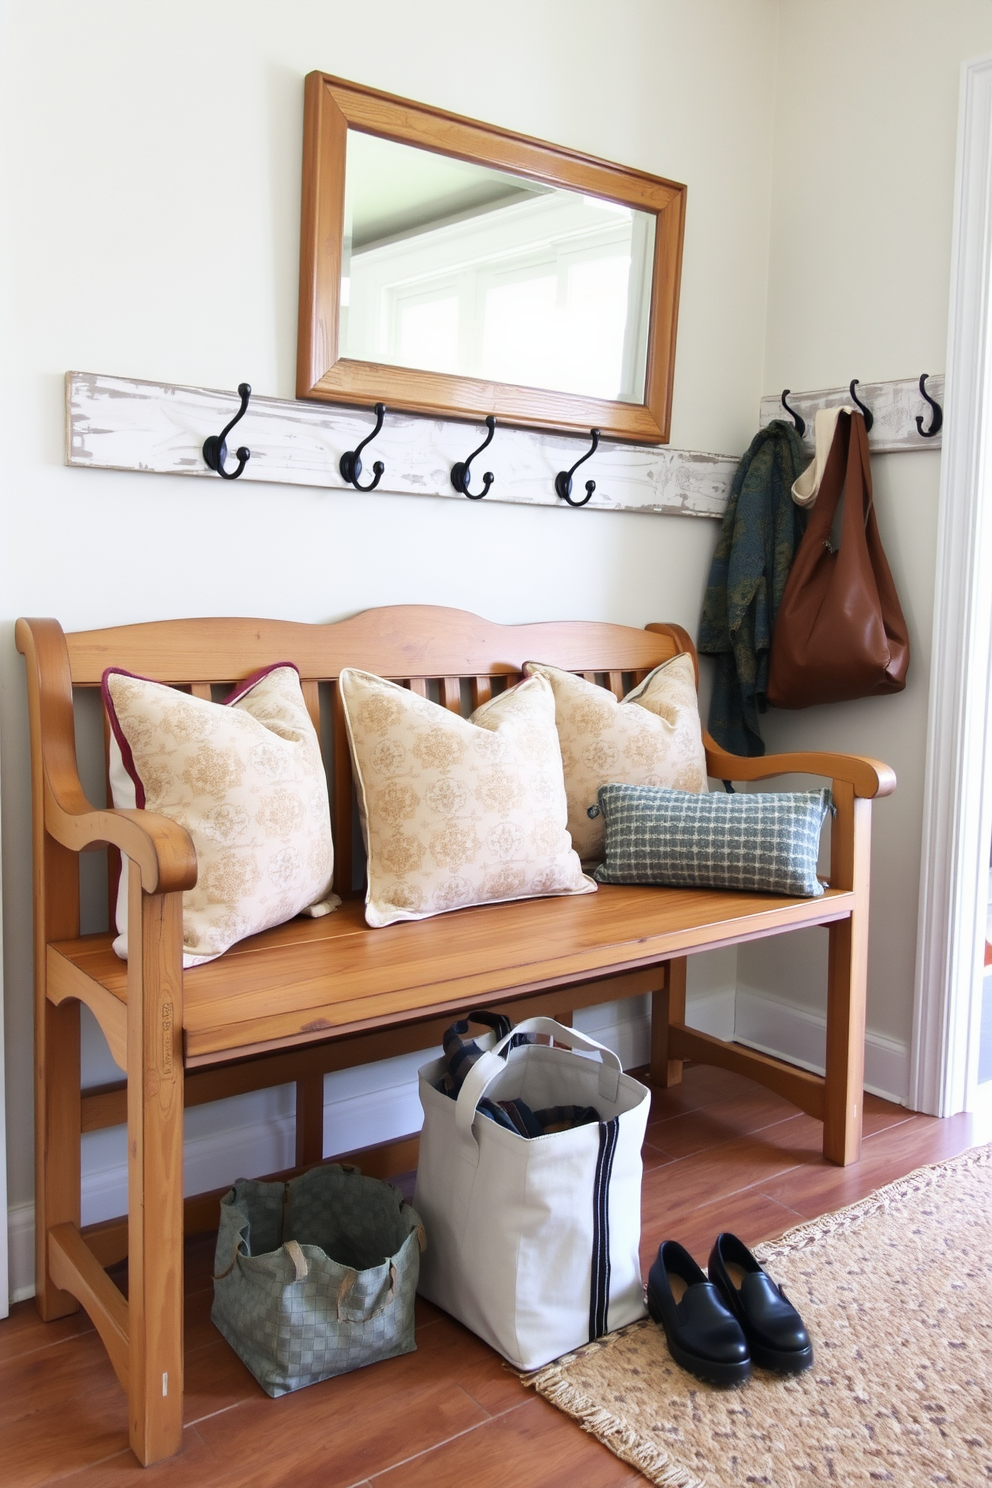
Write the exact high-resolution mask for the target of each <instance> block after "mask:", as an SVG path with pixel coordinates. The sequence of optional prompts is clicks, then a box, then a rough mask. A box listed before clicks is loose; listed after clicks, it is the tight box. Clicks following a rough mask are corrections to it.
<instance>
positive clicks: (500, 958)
mask: <svg viewBox="0 0 992 1488" xmlns="http://www.w3.org/2000/svg"><path fill="white" fill-rule="evenodd" d="M852 904H853V895H852V894H850V893H847V892H839V891H832V890H828V891H827V893H826V894H825V895H824V896H823V898H821V899H780V898H778V897H776V896H774V895H770V894H739V893H719V892H710V893H707V894H706V895H705V896H704V895H700V894H699V893H696V892H694V891H693V890H683V889H650V888H640V887H626V886H619V885H603V886H602V887H601V888H600V890H599V893H598V894H595V895H591V894H590V895H582V896H577V897H575V898H568V897H562V898H550V899H540V900H524V901H520V902H518V903H513V904H503V905H490V906H486V907H482V908H478V909H465V910H458V911H456V912H455V913H454V914H450V915H440V916H437V917H435V918H432V919H430V920H421V921H416V922H411V923H406V924H400V925H394V926H388V927H386V928H385V929H379V930H370V929H369V928H368V927H367V926H366V925H365V922H364V911H363V906H362V905H361V903H360V902H358V901H355V900H352V901H351V902H349V903H347V904H345V905H344V906H343V907H342V908H341V909H340V910H339V911H338V912H337V913H336V914H333V915H329V916H327V917H325V918H324V919H320V920H294V921H291V922H290V923H289V924H288V925H281V926H279V927H277V929H275V930H271V931H265V932H264V934H262V935H257V936H253V937H251V939H250V940H246V941H242V942H240V944H239V945H238V946H237V947H235V948H234V949H233V950H232V951H229V952H227V954H226V955H225V956H224V957H223V958H221V959H220V960H217V961H212V962H209V963H207V965H205V966H201V967H196V968H194V969H192V970H191V971H188V972H186V974H185V976H184V1024H185V1028H186V1045H187V1051H188V1055H189V1056H190V1059H191V1060H192V1061H193V1062H196V1061H197V1060H198V1059H199V1058H203V1057H208V1058H209V1057H210V1056H212V1057H214V1058H220V1057H226V1058H231V1057H232V1055H233V1054H234V1053H236V1052H237V1051H239V1050H244V1049H246V1048H247V1047H248V1046H249V1045H250V1046H255V1045H257V1044H259V1043H261V1042H263V1041H269V1040H279V1039H288V1038H294V1039H296V1040H300V1039H306V1038H307V1037H312V1038H327V1037H329V1036H331V1035H333V1034H335V1033H344V1032H349V1033H351V1032H355V1031H358V1030H361V1029H365V1028H370V1027H374V1026H375V1025H376V1024H377V1023H379V1022H393V1021H397V1020H402V1019H404V1018H413V1017H424V1016H425V1015H426V1014H428V1013H433V1012H435V1011H436V1012H442V1011H443V1010H444V1009H445V1008H446V1007H459V1006H463V1005H464V1003H465V1002H466V1001H468V1000H471V999H472V998H475V997H485V996H488V995H491V994H495V993H497V992H499V993H501V994H502V995H504V996H512V995H513V994H514V993H522V992H523V991H526V990H532V989H533V988H535V987H537V986H539V985H541V984H543V983H547V982H551V981H554V980H559V981H561V980H567V979H568V978H572V979H574V980H582V979H583V978H584V977H587V976H590V975H593V974H597V975H604V974H606V973H608V972H612V971H616V970H621V969H624V968H630V967H632V966H635V965H648V964H650V963H652V962H654V961H662V960H665V959H667V957H669V956H672V955H680V954H685V953H686V952H691V951H692V950H693V949H698V948H699V947H702V946H714V945H733V944H737V943H739V942H741V941H745V940H751V939H756V938H759V937H761V936H764V935H769V934H774V933H776V932H777V931H780V930H785V929H788V928H792V927H798V926H800V925H811V924H824V923H829V922H830V921H832V920H834V919H837V918H840V917H842V916H844V915H847V914H850V912H851V908H852ZM55 951H56V953H57V954H60V955H62V956H65V957H66V958H67V959H68V960H69V961H70V962H71V963H72V964H73V965H74V966H76V967H77V968H78V970H79V971H81V972H83V973H85V974H86V975H88V976H91V977H93V979H94V980H96V981H98V982H99V983H100V984H101V985H102V986H104V987H105V988H107V990H108V991H111V992H113V993H114V994H115V995H116V996H117V997H119V998H122V999H123V998H124V996H125V995H126V967H125V965H124V963H123V962H121V961H119V960H118V959H117V957H116V956H114V954H113V951H112V950H111V949H110V937H109V936H90V937H84V938H83V939H81V940H77V941H72V942H62V943H60V944H59V945H58V946H57V947H56V948H55Z"/></svg>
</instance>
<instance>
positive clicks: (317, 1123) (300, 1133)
mask: <svg viewBox="0 0 992 1488" xmlns="http://www.w3.org/2000/svg"><path fill="white" fill-rule="evenodd" d="M323 1156H324V1077H323V1075H305V1076H304V1077H303V1079H302V1080H297V1082H296V1166H297V1167H298V1168H304V1167H307V1166H308V1165H309V1164H310V1163H318V1162H320V1160H321V1158H322V1157H323Z"/></svg>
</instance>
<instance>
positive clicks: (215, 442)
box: [203, 382, 251, 480]
mask: <svg viewBox="0 0 992 1488" xmlns="http://www.w3.org/2000/svg"><path fill="white" fill-rule="evenodd" d="M238 394H239V396H240V398H241V407H240V408H239V409H238V411H237V413H236V414H235V415H234V417H233V418H232V420H231V422H230V423H229V424H225V425H224V427H223V429H221V431H220V433H219V434H210V435H208V436H207V438H206V439H205V440H204V441H203V458H204V460H205V461H206V462H207V465H208V466H209V468H210V469H211V470H216V472H217V474H218V475H219V476H220V477H221V478H222V480H237V478H238V476H239V475H240V474H241V472H242V470H244V468H245V466H246V465H247V464H248V461H249V460H250V459H251V450H250V449H247V448H246V447H245V446H244V445H242V446H241V448H240V449H239V450H237V451H236V454H237V460H238V468H237V470H225V469H224V461H225V460H226V459H227V436H228V434H230V432H231V430H232V429H233V428H234V426H235V424H236V423H237V422H238V420H239V419H243V418H244V416H245V410H246V409H247V407H248V399H249V398H250V397H251V386H250V384H249V383H247V382H239V383H238Z"/></svg>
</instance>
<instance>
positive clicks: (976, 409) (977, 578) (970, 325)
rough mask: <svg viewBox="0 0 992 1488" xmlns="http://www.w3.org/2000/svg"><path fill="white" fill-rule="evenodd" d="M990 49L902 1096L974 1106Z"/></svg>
mask: <svg viewBox="0 0 992 1488" xmlns="http://www.w3.org/2000/svg"><path fill="white" fill-rule="evenodd" d="M990 281H992V57H985V58H978V59H976V60H974V61H971V62H965V63H964V64H963V66H962V69H961V104H960V112H959V119H958V147H957V174H956V182H955V202H954V232H953V239H952V248H951V289H950V313H949V317H948V349H947V380H946V383H945V400H946V404H947V410H946V415H945V419H944V431H943V441H942V445H943V450H942V455H943V457H942V460H941V473H940V498H939V510H938V534H937V572H936V583H935V593H934V631H933V652H932V664H931V679H930V707H929V720H928V735H927V769H926V786H925V793H924V803H923V841H922V854H921V873H920V914H919V939H918V951H917V967H916V989H915V993H916V996H915V1007H914V1022H913V1043H912V1049H911V1067H910V1104H911V1105H912V1107H913V1108H914V1109H915V1110H918V1111H926V1112H929V1113H930V1114H931V1115H934V1116H950V1115H953V1114H954V1113H955V1112H957V1111H962V1110H967V1109H970V1107H971V1104H972V1102H973V1100H974V1092H975V1087H976V1075H977V1067H978V1028H979V1018H980V1001H981V999H980V995H978V994H977V993H976V989H980V987H981V975H982V966H983V962H984V946H985V928H984V927H985V917H986V902H987V886H988V872H989V861H988V860H989V842H990V839H992V782H990V780H989V774H990V772H992V748H990V718H989V714H990V703H992V687H990V675H989V665H990V660H992V293H990V291H992V282H990Z"/></svg>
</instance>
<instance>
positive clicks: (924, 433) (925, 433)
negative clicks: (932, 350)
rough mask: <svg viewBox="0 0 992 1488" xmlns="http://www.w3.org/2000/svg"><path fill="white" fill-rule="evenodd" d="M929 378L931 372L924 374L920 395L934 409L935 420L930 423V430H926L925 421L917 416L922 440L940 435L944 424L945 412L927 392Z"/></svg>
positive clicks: (917, 424)
mask: <svg viewBox="0 0 992 1488" xmlns="http://www.w3.org/2000/svg"><path fill="white" fill-rule="evenodd" d="M929 376H930V374H929V372H924V373H923V375H922V377H921V378H920V395H921V396H922V397H923V398H924V399H925V400H926V402H927V403H929V404H930V407H931V408H932V409H933V418H932V419H931V421H930V427H929V429H924V427H923V419H922V418H921V416H920V415H919V414H917V415H916V427H917V429H918V430H919V434H920V438H921V439H932V438H933V437H934V435H935V434H939V433H940V428H941V425H942V424H943V422H944V410H943V409H942V408H941V406H940V404H939V403H938V402H937V401H936V399H934V398H931V396H930V394H929V393H928V392H927V390H926V386H925V384H926V380H927V378H928V377H929Z"/></svg>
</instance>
